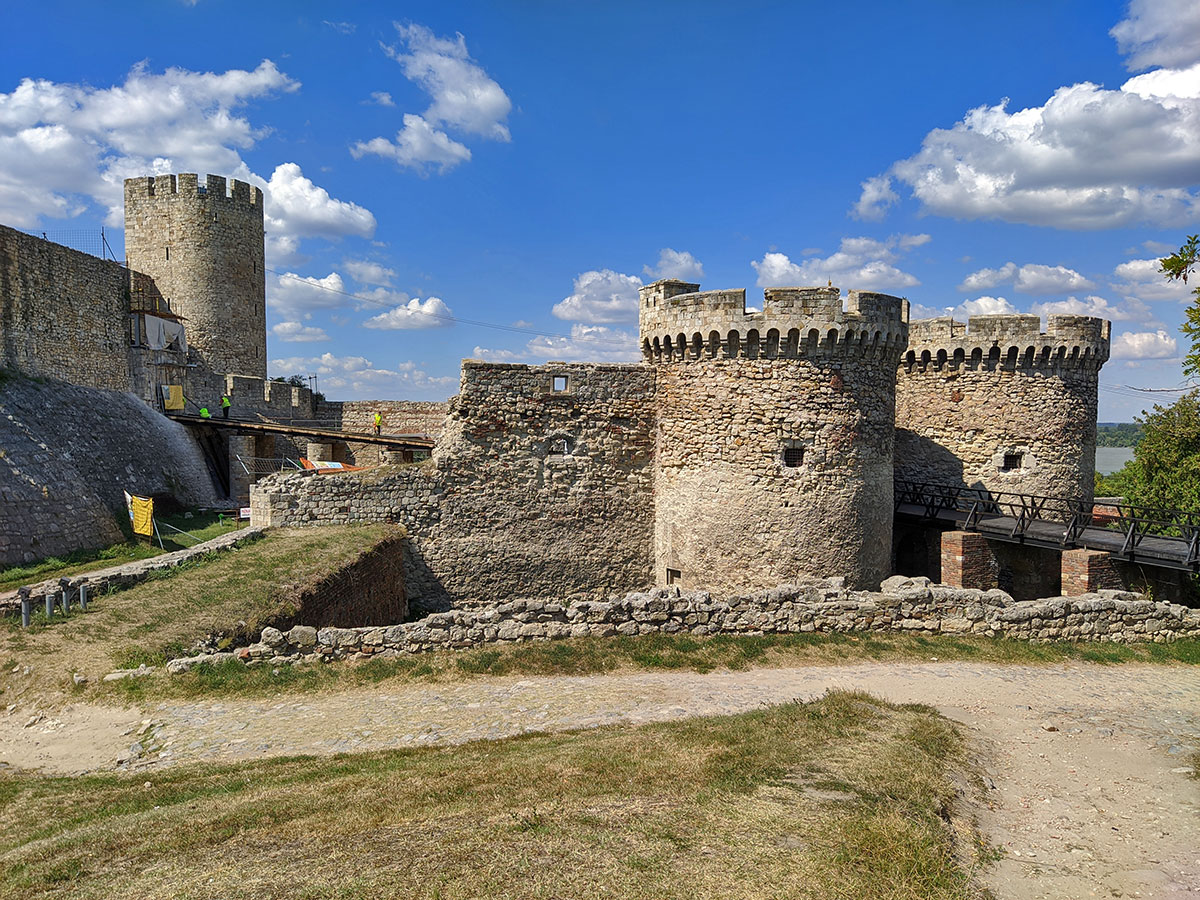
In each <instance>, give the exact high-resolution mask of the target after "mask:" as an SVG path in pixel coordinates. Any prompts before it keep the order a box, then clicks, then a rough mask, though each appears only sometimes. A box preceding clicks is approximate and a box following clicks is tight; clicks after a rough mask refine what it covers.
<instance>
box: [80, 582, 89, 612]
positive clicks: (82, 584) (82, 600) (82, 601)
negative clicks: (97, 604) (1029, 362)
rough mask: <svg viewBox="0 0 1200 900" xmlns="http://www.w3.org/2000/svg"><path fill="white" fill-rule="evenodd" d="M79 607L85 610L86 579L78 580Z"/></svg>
mask: <svg viewBox="0 0 1200 900" xmlns="http://www.w3.org/2000/svg"><path fill="white" fill-rule="evenodd" d="M79 609H80V610H81V611H83V612H87V579H86V578H85V579H83V580H82V581H80V582H79Z"/></svg>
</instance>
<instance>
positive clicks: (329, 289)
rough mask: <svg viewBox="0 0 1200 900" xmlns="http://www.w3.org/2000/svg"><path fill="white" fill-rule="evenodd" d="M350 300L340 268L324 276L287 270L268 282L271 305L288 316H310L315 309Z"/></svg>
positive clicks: (268, 303) (268, 300)
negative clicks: (319, 276) (300, 273)
mask: <svg viewBox="0 0 1200 900" xmlns="http://www.w3.org/2000/svg"><path fill="white" fill-rule="evenodd" d="M348 300H349V297H347V296H346V284H345V282H343V281H342V276H341V275H339V274H338V273H337V272H330V273H329V274H328V275H326V276H325V277H323V278H317V277H316V276H313V275H297V274H296V273H295V272H285V273H283V274H280V275H276V276H275V277H274V278H272V279H270V280H269V281H268V282H267V306H269V307H271V308H272V309H274V310H276V311H277V312H278V313H279V314H280V315H282V316H284V317H285V319H287V320H296V319H303V318H307V317H308V316H311V315H312V313H313V310H318V309H337V308H338V307H340V306H344V305H345V304H346V303H347V301H348Z"/></svg>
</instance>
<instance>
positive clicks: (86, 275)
mask: <svg viewBox="0 0 1200 900" xmlns="http://www.w3.org/2000/svg"><path fill="white" fill-rule="evenodd" d="M129 343H130V339H129V272H128V270H127V269H125V267H124V266H122V265H120V264H119V263H116V262H111V261H109V260H103V259H99V258H97V257H95V256H90V255H88V254H87V253H80V252H79V251H78V250H71V249H69V248H67V247H63V246H62V245H60V244H55V243H52V242H50V241H47V240H44V239H43V238H40V237H34V236H33V235H30V234H25V233H23V232H20V231H15V230H14V229H12V228H7V227H5V226H3V225H0V368H9V369H15V370H17V371H20V372H25V373H27V374H29V375H32V376H34V377H37V378H54V379H57V380H59V381H65V382H70V383H72V384H85V385H90V386H92V387H97V388H106V389H108V390H116V391H125V390H129V386H130V370H129Z"/></svg>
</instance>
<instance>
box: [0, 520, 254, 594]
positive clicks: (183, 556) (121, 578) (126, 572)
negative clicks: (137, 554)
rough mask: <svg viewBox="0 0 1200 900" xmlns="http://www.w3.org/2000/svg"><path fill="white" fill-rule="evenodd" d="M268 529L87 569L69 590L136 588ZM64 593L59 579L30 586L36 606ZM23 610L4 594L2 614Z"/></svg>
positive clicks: (245, 530) (234, 533)
mask: <svg viewBox="0 0 1200 900" xmlns="http://www.w3.org/2000/svg"><path fill="white" fill-rule="evenodd" d="M264 531H266V529H265V528H257V527H253V528H241V529H239V530H237V531H231V532H229V534H223V535H221V536H219V537H215V538H212V539H211V540H208V541H203V542H201V543H199V544H196V545H195V546H194V547H188V548H186V549H184V550H176V551H174V552H172V553H164V554H162V555H161V556H153V557H151V558H150V559H139V560H137V561H136V562H131V563H125V564H124V565H120V566H113V567H112V568H110V569H99V570H97V571H94V572H83V573H81V574H79V575H75V576H73V577H71V578H68V579H67V591H68V592H69V593H70V595H71V598H72V602H75V598H76V597H78V595H79V586H80V585H81V584H83V583H84V582H86V583H87V589H88V596H89V597H97V596H99V595H101V594H106V593H109V592H111V591H114V590H121V589H123V588H128V587H133V586H134V585H135V584H140V583H141V582H143V581H145V580H146V578H147V577H149V575H150V573H151V572H157V571H159V570H161V569H171V568H174V567H175V566H178V565H180V564H181V563H185V562H188V561H189V560H192V559H195V558H196V557H199V556H204V555H205V554H208V553H219V552H221V551H222V550H231V549H233V548H234V547H236V546H238V545H239V544H244V543H246V542H248V541H253V540H257V539H258V538H260V537H262V536H263V532H264ZM61 593H62V584H61V583H60V581H59V580H58V579H51V580H49V581H43V582H41V583H39V584H35V585H32V586H30V588H29V597H30V599H31V600H33V602H34V609H41V608H42V606H43V605H44V604H45V600H46V595H47V594H50V595H53V596H55V597H57V596H58V595H59V594H61ZM20 609H21V604H20V599H19V596H18V592H17V591H12V592H11V593H8V594H4V595H0V613H11V612H14V611H16V612H19V611H20Z"/></svg>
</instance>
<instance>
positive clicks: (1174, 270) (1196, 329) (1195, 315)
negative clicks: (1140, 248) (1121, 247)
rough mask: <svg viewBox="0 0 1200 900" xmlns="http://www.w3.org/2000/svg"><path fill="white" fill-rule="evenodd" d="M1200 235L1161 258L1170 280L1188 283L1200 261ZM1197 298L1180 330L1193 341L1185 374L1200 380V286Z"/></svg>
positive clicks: (1161, 268) (1194, 235)
mask: <svg viewBox="0 0 1200 900" xmlns="http://www.w3.org/2000/svg"><path fill="white" fill-rule="evenodd" d="M1198 257H1200V235H1196V234H1193V235H1191V236H1190V237H1189V238H1188V239H1187V240H1186V241H1185V242H1184V244H1183V246H1182V247H1180V248H1179V252H1178V253H1172V254H1171V255H1170V256H1166V257H1163V258H1162V259H1160V260H1159V263H1160V264H1161V265H1160V267H1159V271H1160V272H1162V273H1163V274H1164V275H1166V276H1167V280H1168V281H1182V282H1183V283H1184V284H1187V280H1188V276H1189V275H1191V274H1192V273H1193V272H1194V271H1195V270H1196V265H1197V263H1198V262H1200V258H1198ZM1192 293H1193V294H1195V295H1196V300H1195V302H1193V303H1192V304H1191V306H1189V307H1188V308H1187V312H1186V313H1185V316H1184V322H1183V325H1181V326H1180V330H1181V331H1183V333H1184V335H1186V336H1187V338H1188V339H1189V340H1190V341H1191V342H1192V347H1191V350H1189V351H1188V353H1187V355H1185V356H1184V358H1183V374H1184V375H1186V376H1187V377H1188V378H1189V379H1191V380H1192V381H1200V287H1198V288H1196V289H1195V290H1193V291H1192Z"/></svg>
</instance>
